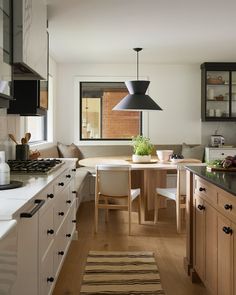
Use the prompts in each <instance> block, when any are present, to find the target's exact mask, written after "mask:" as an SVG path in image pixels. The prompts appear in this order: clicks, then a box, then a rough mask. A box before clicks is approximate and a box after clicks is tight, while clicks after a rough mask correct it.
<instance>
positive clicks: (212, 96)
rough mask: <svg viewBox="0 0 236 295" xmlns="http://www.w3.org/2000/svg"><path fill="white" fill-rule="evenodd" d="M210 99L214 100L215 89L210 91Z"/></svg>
mask: <svg viewBox="0 0 236 295" xmlns="http://www.w3.org/2000/svg"><path fill="white" fill-rule="evenodd" d="M208 99H211V100H213V99H214V89H212V88H210V89H208Z"/></svg>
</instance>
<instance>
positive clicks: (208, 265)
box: [204, 202, 217, 294]
mask: <svg viewBox="0 0 236 295" xmlns="http://www.w3.org/2000/svg"><path fill="white" fill-rule="evenodd" d="M205 208H206V209H205V281H204V284H205V286H206V287H207V288H208V289H209V290H211V292H212V294H217V283H216V282H217V211H216V210H215V209H214V208H213V207H211V206H210V205H209V204H208V203H207V202H205Z"/></svg>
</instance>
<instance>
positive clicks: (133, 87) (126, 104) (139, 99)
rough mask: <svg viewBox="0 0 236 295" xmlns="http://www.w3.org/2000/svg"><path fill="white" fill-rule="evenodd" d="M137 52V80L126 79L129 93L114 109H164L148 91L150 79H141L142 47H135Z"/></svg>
mask: <svg viewBox="0 0 236 295" xmlns="http://www.w3.org/2000/svg"><path fill="white" fill-rule="evenodd" d="M133 50H134V51H136V52H137V80H136V81H126V82H125V85H126V87H127V88H128V91H129V94H128V95H126V96H125V97H124V98H123V99H122V100H121V101H120V102H119V103H118V104H117V105H116V106H115V107H114V108H113V110H114V111H145V110H147V111H148V110H156V111H162V108H160V107H159V105H158V104H157V103H156V102H155V101H154V100H153V99H151V97H150V96H149V95H147V94H145V93H146V91H147V89H148V85H149V83H150V81H146V80H139V79H138V77H139V58H138V54H139V51H141V50H142V48H133Z"/></svg>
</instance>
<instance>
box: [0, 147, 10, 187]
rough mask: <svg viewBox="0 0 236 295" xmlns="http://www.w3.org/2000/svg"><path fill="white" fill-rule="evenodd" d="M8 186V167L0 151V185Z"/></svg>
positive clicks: (3, 154)
mask: <svg viewBox="0 0 236 295" xmlns="http://www.w3.org/2000/svg"><path fill="white" fill-rule="evenodd" d="M6 184H10V167H9V165H8V164H7V163H6V162H5V152H4V151H0V185H6Z"/></svg>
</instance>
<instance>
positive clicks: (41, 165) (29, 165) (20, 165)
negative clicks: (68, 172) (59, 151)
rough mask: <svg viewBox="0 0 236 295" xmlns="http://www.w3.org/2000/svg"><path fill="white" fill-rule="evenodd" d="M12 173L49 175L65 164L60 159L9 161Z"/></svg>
mask: <svg viewBox="0 0 236 295" xmlns="http://www.w3.org/2000/svg"><path fill="white" fill-rule="evenodd" d="M7 163H8V165H9V166H10V170H11V173H20V174H22V173H29V174H31V173H32V174H48V173H51V172H52V171H55V170H56V169H58V168H59V167H61V166H62V165H63V164H64V162H63V161H62V160H59V159H40V160H26V161H20V160H9V161H8V162H7Z"/></svg>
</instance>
